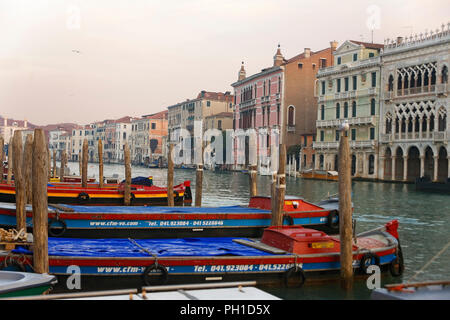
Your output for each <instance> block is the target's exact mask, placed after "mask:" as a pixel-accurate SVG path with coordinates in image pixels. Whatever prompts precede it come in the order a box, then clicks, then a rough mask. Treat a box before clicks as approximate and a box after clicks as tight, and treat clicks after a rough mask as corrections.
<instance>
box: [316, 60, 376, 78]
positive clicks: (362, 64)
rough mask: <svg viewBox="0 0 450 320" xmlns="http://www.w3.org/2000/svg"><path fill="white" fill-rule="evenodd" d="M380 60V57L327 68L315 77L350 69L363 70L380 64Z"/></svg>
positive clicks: (320, 70)
mask: <svg viewBox="0 0 450 320" xmlns="http://www.w3.org/2000/svg"><path fill="white" fill-rule="evenodd" d="M380 61H381V59H380V57H379V56H378V57H372V58H368V59H364V60H358V61H352V62H348V63H343V64H338V65H335V66H331V67H327V68H321V69H319V71H318V72H317V77H321V76H325V75H327V74H330V73H333V72H339V71H348V70H349V69H352V68H363V67H367V66H370V65H372V64H377V63H380Z"/></svg>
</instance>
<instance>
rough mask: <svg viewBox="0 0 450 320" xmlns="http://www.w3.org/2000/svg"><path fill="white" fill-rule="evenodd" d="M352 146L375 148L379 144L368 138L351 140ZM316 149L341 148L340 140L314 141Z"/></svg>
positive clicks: (354, 147) (355, 147)
mask: <svg viewBox="0 0 450 320" xmlns="http://www.w3.org/2000/svg"><path fill="white" fill-rule="evenodd" d="M349 144H350V148H353V149H357V148H374V147H375V146H376V145H377V141H375V140H367V141H350V143H349ZM313 148H314V149H316V150H317V149H327V150H328V149H338V148H339V141H331V142H324V141H320V142H314V143H313Z"/></svg>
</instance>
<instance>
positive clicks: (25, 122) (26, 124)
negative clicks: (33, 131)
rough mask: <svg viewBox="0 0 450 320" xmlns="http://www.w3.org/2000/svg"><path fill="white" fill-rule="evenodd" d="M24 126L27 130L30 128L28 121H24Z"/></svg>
mask: <svg viewBox="0 0 450 320" xmlns="http://www.w3.org/2000/svg"><path fill="white" fill-rule="evenodd" d="M23 126H24V127H25V128H28V121H27V120H24V121H23Z"/></svg>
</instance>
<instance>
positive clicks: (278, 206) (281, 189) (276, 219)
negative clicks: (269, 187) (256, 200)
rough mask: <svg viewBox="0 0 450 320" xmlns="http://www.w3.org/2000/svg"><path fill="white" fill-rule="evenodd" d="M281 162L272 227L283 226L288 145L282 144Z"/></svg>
mask: <svg viewBox="0 0 450 320" xmlns="http://www.w3.org/2000/svg"><path fill="white" fill-rule="evenodd" d="M279 150H280V161H279V164H278V174H277V180H278V181H277V186H276V201H275V206H274V208H273V209H274V211H272V222H271V225H272V226H282V225H283V214H284V196H285V194H286V145H285V144H280V149H279Z"/></svg>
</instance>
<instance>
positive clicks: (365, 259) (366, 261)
mask: <svg viewBox="0 0 450 320" xmlns="http://www.w3.org/2000/svg"><path fill="white" fill-rule="evenodd" d="M372 261H375V263H372ZM371 265H377V266H379V265H380V257H379V256H377V255H376V254H374V253H372V252H367V253H365V254H363V256H362V258H361V260H360V261H359V268H360V270H361V272H362V273H363V274H367V268H368V267H369V266H371Z"/></svg>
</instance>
